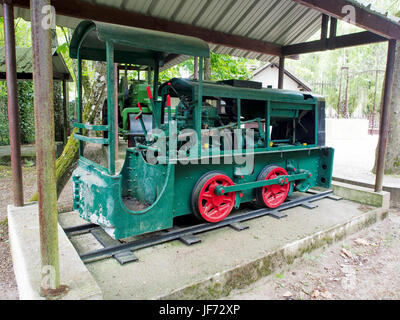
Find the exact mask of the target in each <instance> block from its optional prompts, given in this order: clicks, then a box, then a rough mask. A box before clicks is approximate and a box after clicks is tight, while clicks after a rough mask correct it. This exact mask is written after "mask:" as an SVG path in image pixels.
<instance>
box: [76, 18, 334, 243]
mask: <svg viewBox="0 0 400 320" xmlns="http://www.w3.org/2000/svg"><path fill="white" fill-rule="evenodd" d="M70 49H71V50H70V52H71V57H72V58H75V59H78V66H80V63H81V60H82V59H90V60H100V61H106V62H107V71H108V77H107V86H108V93H107V112H108V117H107V118H108V121H107V124H106V125H102V126H99V125H89V124H83V123H82V116H81V114H80V113H81V111H80V113H79V118H78V122H77V123H75V127H77V128H78V129H79V132H78V133H77V134H75V137H76V138H77V139H79V143H80V158H79V166H78V168H77V169H76V170H75V171H74V173H73V181H74V209H75V210H78V211H79V213H80V216H81V217H82V218H84V219H86V220H87V221H90V222H92V223H95V224H98V225H100V226H102V227H103V228H104V230H105V231H107V233H108V234H109V235H110V236H112V237H113V238H116V239H121V238H126V237H129V236H135V235H140V234H143V233H147V232H152V231H157V230H163V229H167V228H171V227H172V226H173V220H174V218H175V217H178V216H183V215H189V214H194V215H195V216H196V217H197V218H198V219H200V220H201V221H203V222H209V223H217V222H219V221H222V220H223V219H225V218H226V217H227V216H228V215H229V214H231V212H232V211H234V209H238V208H239V206H240V204H242V203H252V204H254V205H255V206H258V207H268V208H277V207H279V206H280V205H281V204H282V203H283V202H284V201H285V200H286V199H287V197H288V196H290V195H291V194H292V193H293V192H294V191H299V192H306V191H307V190H308V189H310V188H312V187H316V186H319V187H324V188H329V187H330V184H331V177H332V167H333V155H334V150H333V149H332V148H329V147H326V146H325V102H324V100H323V98H322V97H319V96H316V95H313V94H311V93H303V92H292V91H286V90H274V89H265V88H261V85H260V84H259V83H255V82H251V81H238V80H227V81H220V82H207V81H203V80H202V77H201V75H202V67H203V58H207V57H208V56H209V48H208V45H207V43H205V42H204V41H202V40H199V39H196V38H192V37H185V36H179V35H175V34H168V33H164V32H157V31H150V30H143V29H138V28H129V27H122V26H116V25H110V24H103V23H98V22H92V21H84V22H82V23H80V24H79V25H78V27H77V28H76V30H75V33H74V36H73V39H72V42H71V48H70ZM176 55H187V56H193V57H199V71H200V72H199V74H200V77H199V80H188V79H171V80H170V81H169V82H168V83H163V84H161V85H159V84H158V73H159V67H160V66H162V65H163V64H164V63H166V62H167V61H169V60H170V59H171V58H173V57H175V56H176ZM115 63H121V64H135V65H145V66H148V67H150V68H152V69H153V70H154V80H153V88H149V87H147V94H148V99H149V100H148V101H149V107H150V108H151V111H152V112H151V113H148V114H147V116H150V117H151V119H150V120H149V119H148V118H147V119H146V121H145V120H144V118H143V115H144V113H143V110H142V111H140V112H139V113H138V114H136V115H135V116H134V117H131V119H130V121H131V122H132V123H135V125H136V127H139V128H141V132H140V133H136V134H135V136H134V139H135V144H134V146H133V147H128V148H127V149H126V157H125V162H124V165H123V168H122V170H121V172H120V173H116V172H115V153H114V152H115V150H114V149H115V139H116V136H115V128H114V111H113V110H114V107H115V104H116V101H114V100H115V98H114V68H115ZM78 74H79V76H78V80H79V81H78V82H79V91H78V92H79V109H80V110H82V106H81V104H82V97H81V76H80V68H78ZM138 107H139V106H138ZM135 121H136V122H135ZM149 121H150V123H151V128H150V130H149ZM87 130H94V131H105V132H107V138H92V137H88V136H86V135H84V132H86V131H87ZM87 142H90V143H102V144H105V145H107V146H108V150H109V152H108V154H109V158H108V167H102V166H100V165H99V164H97V163H95V162H93V161H91V160H89V159H86V158H85V157H84V156H83V152H82V150H83V143H87Z"/></svg>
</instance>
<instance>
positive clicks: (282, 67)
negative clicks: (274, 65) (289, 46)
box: [278, 56, 285, 89]
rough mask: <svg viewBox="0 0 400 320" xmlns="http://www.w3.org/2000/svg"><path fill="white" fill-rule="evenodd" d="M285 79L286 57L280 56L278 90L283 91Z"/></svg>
mask: <svg viewBox="0 0 400 320" xmlns="http://www.w3.org/2000/svg"><path fill="white" fill-rule="evenodd" d="M284 77H285V56H280V57H279V76H278V89H283V79H284Z"/></svg>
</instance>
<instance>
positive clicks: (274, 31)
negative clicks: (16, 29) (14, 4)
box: [15, 0, 321, 64]
mask: <svg viewBox="0 0 400 320" xmlns="http://www.w3.org/2000/svg"><path fill="white" fill-rule="evenodd" d="M86 1H87V2H90V3H92V4H101V5H106V6H110V7H115V8H122V9H124V10H127V11H132V12H136V13H141V14H146V15H150V16H153V17H157V18H162V19H167V20H171V21H175V22H180V23H185V24H190V25H195V26H198V27H202V28H206V29H210V30H216V31H221V32H225V33H228V34H233V35H239V36H243V37H248V38H252V39H256V40H262V41H266V42H272V43H276V44H279V45H282V44H285V45H286V44H293V43H298V42H302V41H306V40H307V39H309V38H310V37H311V36H312V35H313V34H314V33H315V32H316V31H318V29H319V28H320V25H321V23H320V21H321V13H319V12H318V11H316V10H312V9H309V8H307V7H305V6H302V5H300V4H297V3H295V2H293V1H291V0H246V1H244V0H225V1H221V0H135V1H131V0H86ZM105 14H107V13H106V12H105ZM15 16H16V17H17V16H20V17H22V18H24V19H26V20H29V19H30V13H29V10H27V9H22V8H15ZM79 21H80V20H79V19H75V18H69V17H65V16H57V25H62V26H66V27H69V28H75V27H76V25H77V24H78V23H79ZM210 49H211V50H212V51H213V52H215V53H224V54H230V55H233V56H239V57H246V58H252V59H259V60H262V61H275V60H276V57H274V56H271V55H267V54H260V53H254V52H252V51H251V48H249V50H238V49H234V48H229V47H226V46H221V45H210ZM178 60H182V58H181V57H180V58H179V59H178ZM174 62H175V61H174ZM170 64H171V63H170Z"/></svg>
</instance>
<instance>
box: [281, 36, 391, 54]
mask: <svg viewBox="0 0 400 320" xmlns="http://www.w3.org/2000/svg"><path fill="white" fill-rule="evenodd" d="M383 41H387V39H386V38H385V37H382V36H380V35H377V34H375V33H372V32H369V31H363V32H358V33H352V34H347V35H344V36H339V37H334V38H329V39H321V40H316V41H311V42H304V43H296V44H292V45H288V46H284V47H283V48H282V55H284V56H287V55H295V54H304V53H311V52H319V51H325V50H334V49H340V48H347V47H354V46H361V45H365V44H371V43H376V42H383Z"/></svg>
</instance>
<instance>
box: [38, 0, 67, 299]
mask: <svg viewBox="0 0 400 320" xmlns="http://www.w3.org/2000/svg"><path fill="white" fill-rule="evenodd" d="M49 5H50V1H49V0H31V2H30V7H31V21H32V46H33V83H34V107H35V123H36V166H37V180H38V193H39V226H40V252H41V260H42V270H41V271H42V281H41V295H43V296H54V295H59V294H61V293H62V292H63V291H64V290H65V289H66V287H65V286H60V266H59V252H58V212H57V187H56V161H55V160H56V159H55V138H54V109H53V66H52V56H51V37H50V29H49V28H44V27H43V24H42V21H44V19H46V17H45V14H43V13H42V8H43V7H44V6H49Z"/></svg>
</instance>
